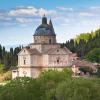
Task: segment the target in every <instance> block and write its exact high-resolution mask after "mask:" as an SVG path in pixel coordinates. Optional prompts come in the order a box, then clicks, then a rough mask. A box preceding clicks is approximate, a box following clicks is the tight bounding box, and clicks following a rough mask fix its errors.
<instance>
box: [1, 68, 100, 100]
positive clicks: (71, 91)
mask: <svg viewBox="0 0 100 100" xmlns="http://www.w3.org/2000/svg"><path fill="white" fill-rule="evenodd" d="M99 93H100V79H89V78H86V79H85V78H72V77H71V72H70V70H69V69H65V70H63V71H62V72H58V71H52V70H50V71H47V72H43V73H42V74H41V75H40V76H39V77H38V78H36V79H32V78H27V77H23V78H16V79H14V80H12V81H10V82H9V83H7V84H6V85H4V86H1V87H0V100H100V95H99Z"/></svg>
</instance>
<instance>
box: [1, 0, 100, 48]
mask: <svg viewBox="0 0 100 100" xmlns="http://www.w3.org/2000/svg"><path fill="white" fill-rule="evenodd" d="M44 13H45V14H46V16H47V17H48V20H49V19H50V18H51V19H52V21H53V24H54V28H55V32H56V34H57V40H58V42H65V41H66V40H69V39H71V38H74V37H75V36H76V35H78V34H80V33H81V32H90V31H92V30H95V29H97V28H99V27H100V0H0V44H2V45H4V46H6V47H9V46H16V45H20V44H28V43H31V42H33V38H32V35H33V34H34V32H35V29H36V27H37V26H38V25H39V24H41V17H42V16H43V15H44Z"/></svg>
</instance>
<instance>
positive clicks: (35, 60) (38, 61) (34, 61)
mask: <svg viewBox="0 0 100 100" xmlns="http://www.w3.org/2000/svg"><path fill="white" fill-rule="evenodd" d="M30 60H31V61H30V62H31V66H43V60H42V56H41V55H31V59H30Z"/></svg>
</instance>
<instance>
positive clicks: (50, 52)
mask: <svg viewBox="0 0 100 100" xmlns="http://www.w3.org/2000/svg"><path fill="white" fill-rule="evenodd" d="M61 49H62V50H64V49H63V48H60V47H58V48H50V49H49V50H47V51H46V52H44V53H45V54H55V53H54V52H55V51H57V50H61ZM64 51H65V50H64ZM59 54H60V53H59ZM64 54H68V52H66V51H65V53H64Z"/></svg>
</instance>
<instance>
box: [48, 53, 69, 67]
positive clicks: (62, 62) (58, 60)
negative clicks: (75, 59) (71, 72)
mask: <svg viewBox="0 0 100 100" xmlns="http://www.w3.org/2000/svg"><path fill="white" fill-rule="evenodd" d="M48 66H51V67H52V66H55V67H56V66H62V67H63V66H69V62H68V55H49V64H48Z"/></svg>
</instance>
